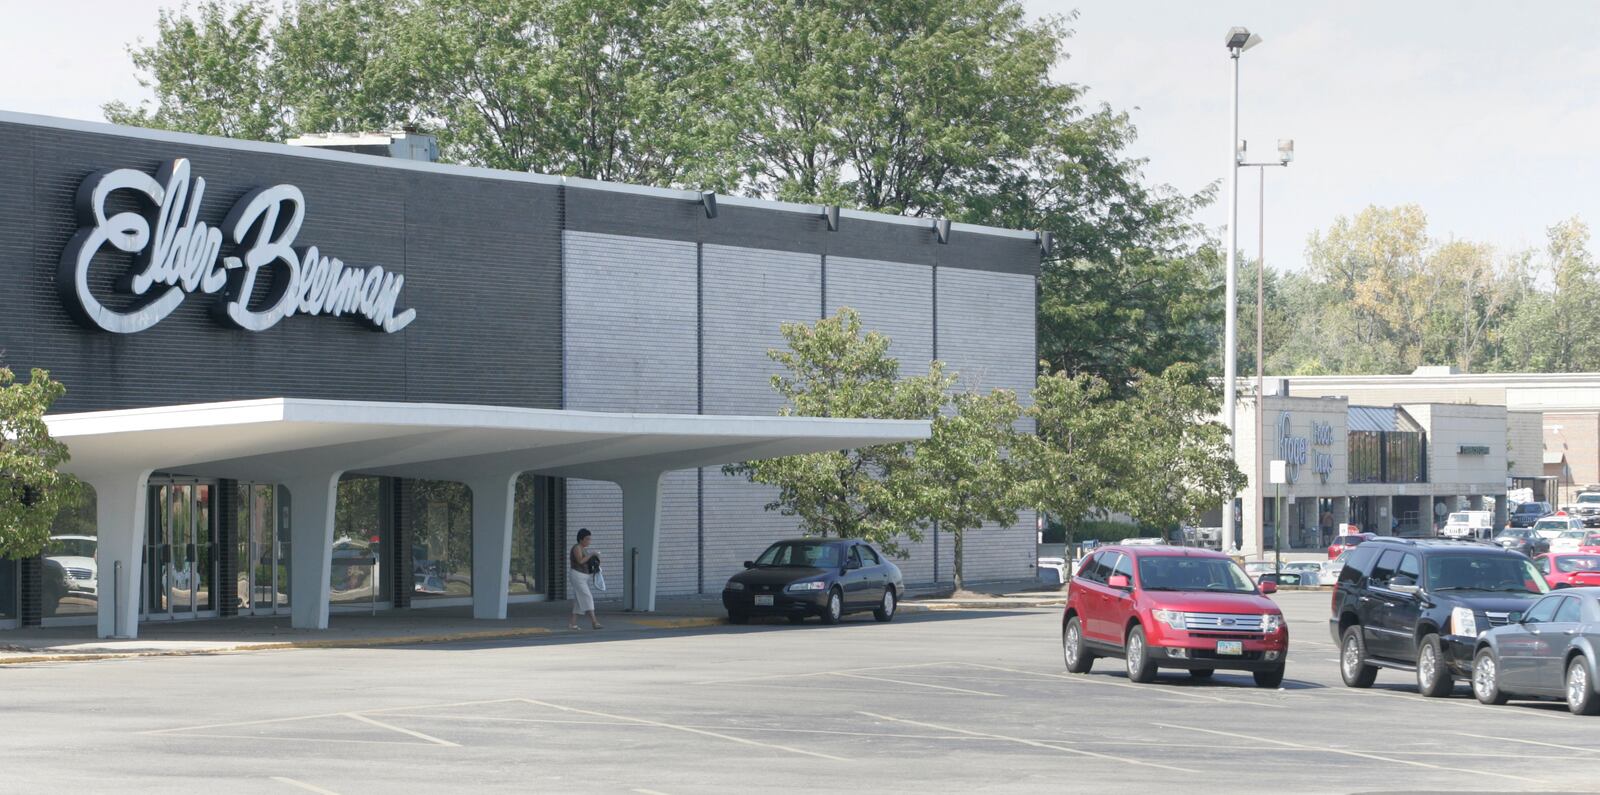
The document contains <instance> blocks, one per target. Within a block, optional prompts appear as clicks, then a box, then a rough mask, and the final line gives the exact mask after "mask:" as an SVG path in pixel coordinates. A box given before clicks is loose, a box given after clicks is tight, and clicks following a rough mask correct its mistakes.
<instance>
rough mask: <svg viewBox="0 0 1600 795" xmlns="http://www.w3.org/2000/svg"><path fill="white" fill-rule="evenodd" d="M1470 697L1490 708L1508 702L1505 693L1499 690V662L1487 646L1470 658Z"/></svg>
mask: <svg viewBox="0 0 1600 795" xmlns="http://www.w3.org/2000/svg"><path fill="white" fill-rule="evenodd" d="M1472 695H1474V696H1476V697H1477V698H1478V701H1479V702H1480V703H1483V704H1489V705H1491V706H1499V705H1501V704H1504V703H1506V701H1507V700H1508V698H1507V696H1506V694H1505V691H1504V690H1501V689H1500V660H1499V658H1497V657H1495V656H1494V651H1493V650H1492V649H1490V648H1489V647H1487V646H1485V647H1483V648H1481V649H1479V650H1478V654H1477V655H1476V656H1474V657H1473V658H1472Z"/></svg>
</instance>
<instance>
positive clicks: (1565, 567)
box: [1556, 555, 1600, 574]
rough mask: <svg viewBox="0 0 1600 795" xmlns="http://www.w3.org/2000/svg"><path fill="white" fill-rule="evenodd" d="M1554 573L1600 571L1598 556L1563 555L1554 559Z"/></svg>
mask: <svg viewBox="0 0 1600 795" xmlns="http://www.w3.org/2000/svg"><path fill="white" fill-rule="evenodd" d="M1556 571H1559V572H1561V573H1562V574H1571V573H1573V572H1575V571H1600V555H1563V556H1561V557H1559V558H1556Z"/></svg>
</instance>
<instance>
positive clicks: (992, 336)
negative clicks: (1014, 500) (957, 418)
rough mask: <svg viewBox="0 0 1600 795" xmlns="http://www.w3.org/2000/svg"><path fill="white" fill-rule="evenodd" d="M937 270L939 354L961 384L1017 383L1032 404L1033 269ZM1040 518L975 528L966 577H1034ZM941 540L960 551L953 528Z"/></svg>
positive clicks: (1013, 386)
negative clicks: (1020, 271)
mask: <svg viewBox="0 0 1600 795" xmlns="http://www.w3.org/2000/svg"><path fill="white" fill-rule="evenodd" d="M937 278H938V282H939V359H940V360H942V361H944V362H945V364H946V365H947V366H949V368H950V369H952V370H955V371H956V372H957V373H959V374H960V381H959V382H958V384H957V386H958V388H962V389H978V390H981V391H987V390H990V389H997V388H1003V389H1010V390H1013V391H1015V392H1016V393H1017V397H1018V398H1019V399H1021V400H1022V402H1023V404H1024V405H1027V403H1028V401H1029V393H1030V392H1031V391H1032V390H1033V384H1034V379H1035V373H1036V369H1037V365H1036V363H1035V359H1036V355H1035V352H1034V351H1035V348H1034V279H1033V277H1032V276H1020V275H1015V274H1005V273H989V272H984V271H969V270H961V269H957V268H940V269H938V276H937ZM1022 427H1023V429H1027V428H1029V427H1031V425H1030V424H1029V423H1027V422H1024V423H1022ZM1036 520H1037V516H1036V514H1035V513H1034V512H1032V511H1025V512H1023V514H1022V515H1021V516H1020V517H1019V519H1018V521H1017V523H1016V524H1015V525H1012V526H1011V527H1010V528H1001V527H1000V526H999V525H998V524H993V523H990V524H987V525H985V526H984V527H983V528H981V529H977V530H971V531H968V533H967V535H966V544H965V553H964V555H963V557H964V561H963V565H962V569H963V572H964V574H965V575H966V579H967V581H969V582H982V581H984V580H1016V579H1029V578H1032V577H1033V576H1034V567H1035V565H1036V563H1035V560H1036V556H1037V547H1036V546H1035V544H1036V542H1037V535H1036V533H1037V530H1036V526H1035V523H1036ZM939 543H940V550H939V551H940V553H941V557H944V556H945V555H950V556H951V558H953V553H954V546H955V544H954V542H953V541H952V540H951V539H949V538H948V536H947V537H945V538H941V539H940V540H939ZM952 565H953V563H943V562H942V563H941V564H940V572H939V573H940V578H941V579H946V578H949V577H951V576H952V575H951V574H950V571H951V569H950V568H949V567H950V566H952Z"/></svg>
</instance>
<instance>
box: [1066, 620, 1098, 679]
mask: <svg viewBox="0 0 1600 795" xmlns="http://www.w3.org/2000/svg"><path fill="white" fill-rule="evenodd" d="M1061 657H1062V659H1064V660H1066V662H1067V670H1068V671H1070V672H1072V673H1075V674H1086V673H1088V672H1089V669H1090V668H1092V667H1094V655H1093V654H1091V653H1090V652H1089V649H1088V648H1087V647H1086V646H1085V644H1084V642H1083V626H1082V625H1081V624H1079V622H1078V617H1077V616H1073V617H1072V618H1069V619H1067V628H1066V629H1064V630H1062V631H1061Z"/></svg>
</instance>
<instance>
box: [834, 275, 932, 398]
mask: <svg viewBox="0 0 1600 795" xmlns="http://www.w3.org/2000/svg"><path fill="white" fill-rule="evenodd" d="M826 291H827V295H826V296H825V299H826V302H827V306H828V314H830V315H832V314H834V313H836V312H838V311H839V307H841V306H848V307H850V308H851V309H854V310H856V313H857V314H859V315H860V316H861V325H862V326H863V327H865V328H866V329H867V330H870V331H878V332H882V333H883V334H885V335H887V336H888V337H889V339H890V344H889V353H890V354H892V355H893V356H894V357H895V358H896V359H899V360H900V372H901V373H903V374H905V375H925V374H927V372H928V362H930V361H932V360H933V269H932V268H929V267H928V266H926V265H912V264H908V263H904V262H883V261H880V260H866V259H851V258H849V257H828V263H827V284H826Z"/></svg>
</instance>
